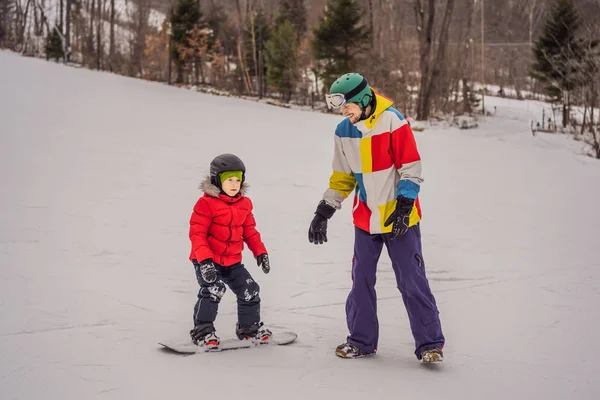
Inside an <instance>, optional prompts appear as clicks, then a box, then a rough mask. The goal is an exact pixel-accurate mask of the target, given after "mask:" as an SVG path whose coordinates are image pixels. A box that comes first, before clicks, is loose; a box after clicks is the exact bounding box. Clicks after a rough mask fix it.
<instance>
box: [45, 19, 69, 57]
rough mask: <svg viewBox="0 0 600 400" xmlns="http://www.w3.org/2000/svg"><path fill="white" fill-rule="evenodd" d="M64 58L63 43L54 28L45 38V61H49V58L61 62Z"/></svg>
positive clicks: (57, 29) (56, 28) (57, 30)
mask: <svg viewBox="0 0 600 400" xmlns="http://www.w3.org/2000/svg"><path fill="white" fill-rule="evenodd" d="M64 57H65V53H64V51H63V43H62V38H61V34H60V31H59V28H58V26H56V25H55V26H54V29H52V32H50V33H49V34H48V36H47V37H46V60H50V59H51V58H52V59H54V60H56V61H57V62H58V61H59V60H62V59H63V58H64Z"/></svg>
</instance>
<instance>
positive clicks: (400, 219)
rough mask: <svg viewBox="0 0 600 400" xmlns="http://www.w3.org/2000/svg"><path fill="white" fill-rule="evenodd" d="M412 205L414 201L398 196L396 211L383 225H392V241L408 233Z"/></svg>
mask: <svg viewBox="0 0 600 400" xmlns="http://www.w3.org/2000/svg"><path fill="white" fill-rule="evenodd" d="M414 204H415V200H414V199H409V198H406V197H403V196H398V201H397V202H396V209H395V210H394V212H393V213H392V215H390V217H389V218H388V219H387V220H386V221H385V224H384V226H389V225H390V224H394V225H393V226H392V239H396V238H398V237H399V236H402V235H404V234H405V233H406V232H408V220H409V217H410V213H411V211H412V209H413V205H414Z"/></svg>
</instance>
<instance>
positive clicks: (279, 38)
mask: <svg viewBox="0 0 600 400" xmlns="http://www.w3.org/2000/svg"><path fill="white" fill-rule="evenodd" d="M297 43H298V41H297V34H296V30H295V28H294V25H292V23H291V22H290V21H289V20H285V21H283V23H281V25H279V26H277V27H276V28H275V31H274V32H273V35H272V36H271V39H269V41H268V42H267V45H266V50H267V51H266V64H267V80H268V82H269V83H270V84H271V85H273V86H275V87H276V88H277V90H279V92H280V93H281V94H282V95H283V98H284V100H285V101H286V102H289V101H290V99H291V97H292V93H293V92H294V88H295V87H296V80H297V79H298V75H299V74H298V66H297V61H298V44H297Z"/></svg>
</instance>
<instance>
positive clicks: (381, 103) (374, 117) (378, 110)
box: [364, 89, 394, 129]
mask: <svg viewBox="0 0 600 400" xmlns="http://www.w3.org/2000/svg"><path fill="white" fill-rule="evenodd" d="M373 93H375V99H376V101H377V105H376V106H375V111H374V112H373V114H371V116H370V117H369V118H367V119H365V120H364V123H365V126H366V127H367V128H368V129H371V128H373V127H374V126H375V124H376V123H377V121H378V120H379V117H380V116H381V114H382V113H383V112H384V111H385V110H387V109H388V108H390V107H391V106H392V104H394V102H393V101H392V100H390V99H388V98H387V97H384V96H382V95H380V94H379V93H377V92H376V91H375V89H373Z"/></svg>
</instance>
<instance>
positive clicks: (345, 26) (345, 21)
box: [312, 0, 370, 88]
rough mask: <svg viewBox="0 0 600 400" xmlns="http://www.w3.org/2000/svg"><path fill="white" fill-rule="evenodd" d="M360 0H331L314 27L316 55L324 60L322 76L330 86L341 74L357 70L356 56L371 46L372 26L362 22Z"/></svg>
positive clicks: (319, 60) (314, 53)
mask: <svg viewBox="0 0 600 400" xmlns="http://www.w3.org/2000/svg"><path fill="white" fill-rule="evenodd" d="M362 16H363V14H362V10H361V8H360V5H359V2H358V0H328V1H327V7H326V9H325V15H324V16H323V17H322V18H321V21H320V24H319V26H318V27H317V28H316V29H315V30H314V36H315V38H314V40H313V42H312V48H313V55H314V57H315V59H316V60H317V61H318V62H321V63H323V64H324V65H323V70H322V71H323V72H322V78H323V80H324V83H325V87H326V88H328V87H329V86H330V85H331V84H332V83H333V81H334V80H335V78H337V77H338V76H339V75H341V74H343V73H346V72H351V71H354V70H355V68H356V67H357V65H356V57H357V56H358V55H359V54H361V53H363V52H365V51H366V50H367V49H368V45H369V43H370V39H369V36H370V34H369V30H368V28H367V27H365V26H364V25H361V19H362Z"/></svg>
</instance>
